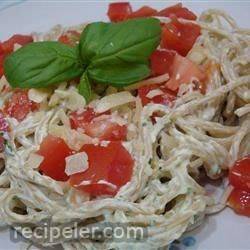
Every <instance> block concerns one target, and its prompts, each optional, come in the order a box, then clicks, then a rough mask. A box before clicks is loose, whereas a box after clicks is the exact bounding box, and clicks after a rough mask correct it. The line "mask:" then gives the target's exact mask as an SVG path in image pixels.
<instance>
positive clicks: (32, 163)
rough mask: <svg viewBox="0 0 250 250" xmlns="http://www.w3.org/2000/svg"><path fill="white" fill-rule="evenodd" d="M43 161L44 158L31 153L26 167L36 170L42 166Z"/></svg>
mask: <svg viewBox="0 0 250 250" xmlns="http://www.w3.org/2000/svg"><path fill="white" fill-rule="evenodd" d="M43 159H44V157H43V156H41V155H38V154H35V153H31V154H30V156H29V158H28V160H27V162H26V164H25V165H26V166H27V167H28V168H32V169H36V168H38V167H39V166H40V164H41V163H42V161H43Z"/></svg>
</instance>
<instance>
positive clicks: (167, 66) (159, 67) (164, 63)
mask: <svg viewBox="0 0 250 250" xmlns="http://www.w3.org/2000/svg"><path fill="white" fill-rule="evenodd" d="M174 57H175V52H174V51H171V50H165V49H164V50H156V51H154V52H153V54H152V55H151V57H150V64H151V70H152V75H154V76H158V75H163V74H165V73H169V74H170V72H171V66H172V64H173V61H174Z"/></svg>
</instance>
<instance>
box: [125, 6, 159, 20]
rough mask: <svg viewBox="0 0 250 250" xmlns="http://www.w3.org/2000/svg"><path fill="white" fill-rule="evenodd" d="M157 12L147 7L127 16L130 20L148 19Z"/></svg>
mask: <svg viewBox="0 0 250 250" xmlns="http://www.w3.org/2000/svg"><path fill="white" fill-rule="evenodd" d="M156 13H157V10H156V9H153V8H151V7H149V6H142V7H141V8H140V9H138V10H136V11H133V12H132V13H131V14H130V15H129V16H128V19H130V18H140V17H150V16H154V15H156Z"/></svg>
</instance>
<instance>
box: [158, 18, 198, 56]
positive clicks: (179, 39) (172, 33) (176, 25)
mask: <svg viewBox="0 0 250 250" xmlns="http://www.w3.org/2000/svg"><path fill="white" fill-rule="evenodd" d="M198 36H200V27H199V26H198V25H196V24H192V23H180V22H179V21H178V20H177V18H173V19H172V21H171V22H170V23H167V24H164V25H163V27H162V40H161V47H162V48H164V49H169V50H175V51H176V52H178V53H179V54H180V55H182V56H186V55H187V53H188V52H189V51H190V49H191V48H192V47H193V45H194V43H195V41H196V39H197V38H198Z"/></svg>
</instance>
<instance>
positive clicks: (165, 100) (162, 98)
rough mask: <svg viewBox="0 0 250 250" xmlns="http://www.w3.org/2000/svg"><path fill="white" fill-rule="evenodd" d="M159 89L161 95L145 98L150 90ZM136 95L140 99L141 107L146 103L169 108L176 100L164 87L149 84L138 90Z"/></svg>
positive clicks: (171, 92) (174, 95)
mask: <svg viewBox="0 0 250 250" xmlns="http://www.w3.org/2000/svg"><path fill="white" fill-rule="evenodd" d="M156 89H159V90H160V91H161V92H162V94H159V95H156V96H154V97H152V98H149V97H147V95H148V93H149V92H150V91H152V90H156ZM138 95H139V97H140V98H141V101H142V105H143V106H145V105H147V104H148V103H158V104H163V105H166V106H171V105H172V102H173V101H174V100H175V99H176V94H175V93H174V92H173V91H171V90H169V89H167V88H166V87H165V86H164V85H158V84H151V85H145V86H142V87H140V88H139V89H138Z"/></svg>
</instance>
